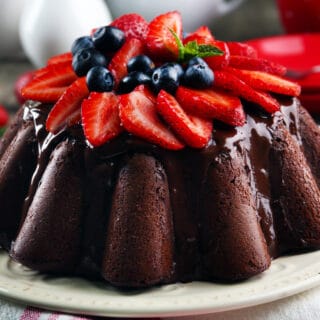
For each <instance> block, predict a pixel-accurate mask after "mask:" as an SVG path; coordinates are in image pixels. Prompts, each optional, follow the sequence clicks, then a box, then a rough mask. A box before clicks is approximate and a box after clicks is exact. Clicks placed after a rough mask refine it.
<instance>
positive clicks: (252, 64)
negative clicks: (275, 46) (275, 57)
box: [229, 56, 287, 76]
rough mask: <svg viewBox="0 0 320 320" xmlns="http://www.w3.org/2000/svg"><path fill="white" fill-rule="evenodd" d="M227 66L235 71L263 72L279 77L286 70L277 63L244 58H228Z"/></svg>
mask: <svg viewBox="0 0 320 320" xmlns="http://www.w3.org/2000/svg"><path fill="white" fill-rule="evenodd" d="M229 66H230V67H233V68H236V69H244V70H254V71H263V72H268V73H272V74H276V75H279V76H283V75H284V74H285V73H286V72H287V68H286V67H285V66H283V65H281V64H279V63H275V62H272V61H269V60H266V59H259V58H251V57H245V56H230V62H229Z"/></svg>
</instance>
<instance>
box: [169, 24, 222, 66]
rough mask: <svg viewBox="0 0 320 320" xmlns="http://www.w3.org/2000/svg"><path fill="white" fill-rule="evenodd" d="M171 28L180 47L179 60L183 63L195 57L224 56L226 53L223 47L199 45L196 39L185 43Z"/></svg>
mask: <svg viewBox="0 0 320 320" xmlns="http://www.w3.org/2000/svg"><path fill="white" fill-rule="evenodd" d="M169 30H170V32H171V33H172V35H173V37H174V39H175V40H176V43H177V46H178V49H179V57H178V61H179V62H181V63H185V62H188V61H189V60H190V59H192V58H194V57H199V58H207V57H212V56H222V55H223V54H224V52H223V51H222V50H221V49H219V48H217V47H215V46H212V45H209V44H200V45H199V44H198V43H197V42H196V41H190V42H188V43H186V44H185V45H184V44H183V43H182V41H181V40H180V38H179V37H178V35H177V34H176V33H175V32H174V31H173V30H172V29H170V28H169Z"/></svg>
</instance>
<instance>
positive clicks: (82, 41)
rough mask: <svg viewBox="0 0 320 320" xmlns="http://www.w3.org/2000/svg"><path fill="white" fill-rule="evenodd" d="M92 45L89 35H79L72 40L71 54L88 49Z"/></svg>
mask: <svg viewBox="0 0 320 320" xmlns="http://www.w3.org/2000/svg"><path fill="white" fill-rule="evenodd" d="M93 47H94V44H93V41H92V39H91V37H89V36H85V37H80V38H78V39H76V40H75V41H74V42H73V44H72V47H71V52H72V55H75V54H76V53H77V52H78V51H80V50H83V49H89V48H93Z"/></svg>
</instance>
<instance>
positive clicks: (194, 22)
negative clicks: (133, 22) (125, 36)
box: [106, 0, 242, 32]
mask: <svg viewBox="0 0 320 320" xmlns="http://www.w3.org/2000/svg"><path fill="white" fill-rule="evenodd" d="M106 2H107V4H108V7H109V9H110V11H111V13H112V15H113V17H114V18H115V17H118V16H120V15H122V14H124V13H130V12H136V13H139V14H141V15H142V16H143V17H144V18H145V19H147V20H151V19H153V18H154V17H155V16H157V15H159V14H161V13H165V12H167V11H172V10H178V11H180V12H181V14H182V18H183V26H184V28H185V31H188V32H190V31H193V30H195V29H196V28H197V27H199V26H201V25H210V24H211V23H212V22H213V20H214V19H216V18H217V17H220V16H222V15H224V14H226V13H227V12H229V11H231V10H233V9H235V8H236V7H237V6H238V5H239V4H240V3H241V2H242V0H106Z"/></svg>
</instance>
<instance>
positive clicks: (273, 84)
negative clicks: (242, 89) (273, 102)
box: [230, 69, 301, 97]
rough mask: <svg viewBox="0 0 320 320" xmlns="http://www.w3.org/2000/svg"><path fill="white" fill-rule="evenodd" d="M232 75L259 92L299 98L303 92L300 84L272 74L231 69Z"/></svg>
mask: <svg viewBox="0 0 320 320" xmlns="http://www.w3.org/2000/svg"><path fill="white" fill-rule="evenodd" d="M230 73H233V74H234V75H236V76H237V77H238V78H239V79H241V80H243V81H244V82H245V83H247V84H248V85H250V86H251V87H252V88H254V89H257V90H263V91H271V92H274V93H280V94H285V95H288V96H294V97H296V96H299V95H300V92H301V87H300V85H299V84H297V83H295V82H292V81H289V80H286V79H283V78H281V77H278V76H276V75H273V74H270V73H266V72H262V71H249V70H239V69H230Z"/></svg>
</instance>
